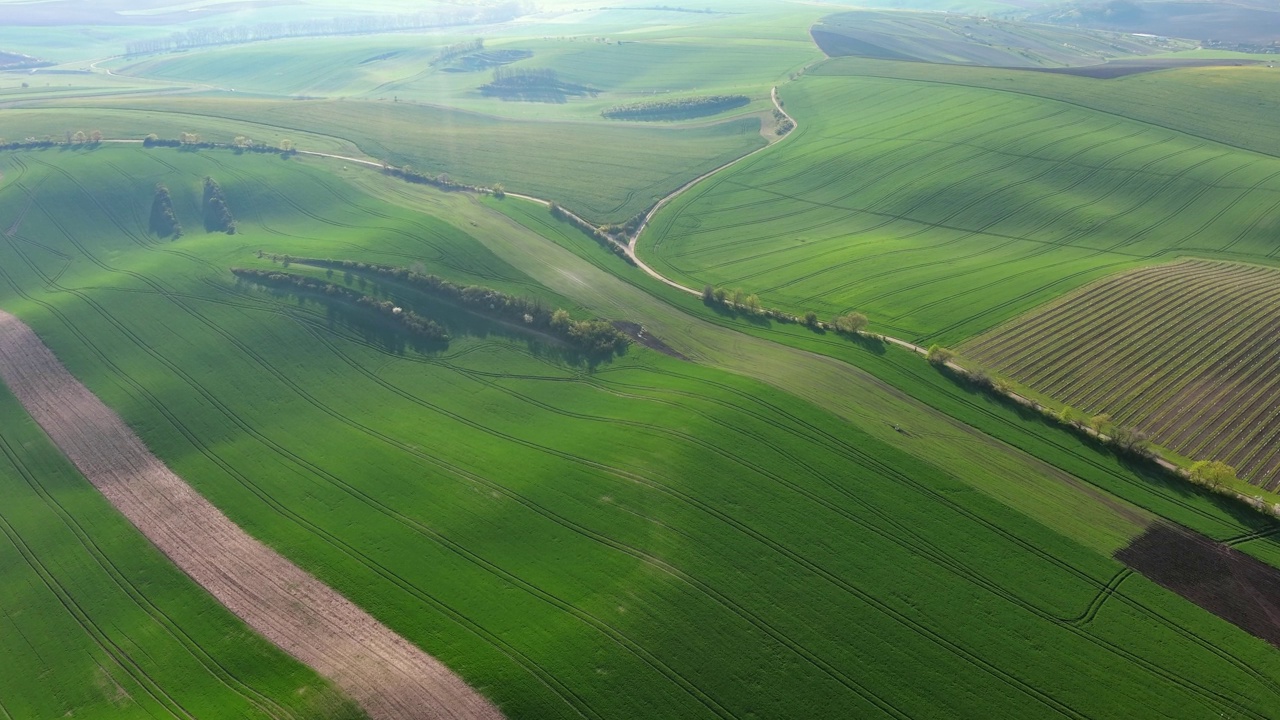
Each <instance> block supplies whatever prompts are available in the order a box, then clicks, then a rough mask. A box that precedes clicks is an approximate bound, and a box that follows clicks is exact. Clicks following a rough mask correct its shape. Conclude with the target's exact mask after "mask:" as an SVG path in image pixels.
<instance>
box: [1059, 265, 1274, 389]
mask: <svg viewBox="0 0 1280 720" xmlns="http://www.w3.org/2000/svg"><path fill="white" fill-rule="evenodd" d="M1278 293H1280V288H1275V287H1274V286H1268V285H1264V284H1261V283H1258V284H1255V285H1253V286H1252V287H1249V288H1248V290H1247V293H1246V294H1244V295H1243V296H1241V297H1239V300H1240V302H1241V303H1249V302H1252V301H1265V300H1268V299H1271V298H1274V297H1275V296H1276V295H1277V294H1278ZM1188 295H1189V293H1183V294H1182V296H1181V297H1180V298H1179V299H1182V298H1185V297H1187V296H1188ZM1193 297H1194V296H1193ZM1233 307H1234V310H1233V311H1232V314H1230V315H1225V316H1224V315H1221V314H1219V313H1220V310H1221V304H1220V299H1219V298H1215V297H1212V294H1211V293H1204V294H1202V295H1200V296H1199V297H1194V299H1193V300H1191V301H1190V302H1187V303H1183V304H1181V305H1180V306H1179V307H1177V308H1176V315H1173V316H1172V317H1168V318H1167V319H1166V320H1164V321H1163V322H1161V323H1160V324H1153V326H1152V327H1153V330H1147V329H1144V330H1142V331H1140V332H1138V333H1134V334H1131V335H1130V336H1129V337H1128V338H1127V339H1126V341H1125V344H1127V345H1129V348H1128V349H1127V350H1125V351H1124V352H1123V353H1122V354H1120V355H1119V356H1112V358H1111V360H1110V361H1108V362H1107V363H1106V365H1105V366H1102V367H1097V366H1095V368H1096V370H1097V373H1096V377H1097V378H1100V379H1099V380H1095V381H1094V382H1092V383H1090V388H1089V390H1088V391H1087V392H1085V393H1084V395H1083V396H1080V397H1081V402H1083V403H1085V404H1088V403H1090V402H1092V401H1096V400H1097V399H1098V398H1099V396H1102V395H1107V396H1110V397H1112V398H1115V399H1116V400H1120V399H1121V398H1125V399H1127V398H1128V397H1129V395H1130V390H1132V388H1133V385H1134V383H1141V382H1149V380H1148V379H1147V378H1144V377H1143V373H1141V370H1142V369H1154V367H1156V366H1158V365H1160V364H1161V362H1160V358H1159V355H1160V353H1162V352H1168V353H1170V355H1173V354H1175V353H1176V354H1177V355H1178V357H1179V359H1178V363H1177V364H1178V365H1182V364H1192V363H1194V362H1195V361H1196V360H1197V359H1198V357H1199V356H1202V355H1203V354H1204V353H1205V352H1206V347H1204V346H1207V349H1208V350H1218V349H1220V348H1221V346H1222V343H1223V342H1224V339H1223V338H1221V335H1222V330H1223V327H1230V326H1231V325H1232V321H1234V320H1236V319H1237V318H1238V317H1239V316H1241V315H1244V316H1245V317H1246V318H1247V317H1248V316H1249V315H1251V314H1252V313H1253V312H1254V308H1253V307H1252V306H1249V305H1244V304H1236V303H1233ZM1219 321H1220V322H1219ZM1165 323H1168V324H1171V325H1173V326H1174V328H1175V329H1174V331H1173V332H1170V331H1169V329H1168V328H1167V327H1166V326H1165ZM1184 328H1193V330H1191V332H1189V333H1188V332H1178V330H1181V329H1184ZM1214 336H1218V338H1217V339H1216V340H1215V338H1214ZM1171 346H1172V347H1171ZM1188 347H1190V348H1196V347H1200V350H1199V351H1198V354H1190V353H1188V352H1187V351H1186V348H1188ZM1193 352H1194V351H1193ZM1112 368H1129V369H1130V372H1127V373H1126V372H1117V373H1112V372H1108V371H1109V370H1111V369H1112ZM1171 371H1172V370H1168V369H1167V370H1165V371H1164V373H1163V374H1161V375H1159V377H1160V378H1161V379H1164V377H1165V375H1167V373H1168V372H1171ZM1147 374H1149V373H1147Z"/></svg>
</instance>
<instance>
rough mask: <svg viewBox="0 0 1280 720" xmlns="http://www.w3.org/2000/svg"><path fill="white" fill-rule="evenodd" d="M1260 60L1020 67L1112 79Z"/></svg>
mask: <svg viewBox="0 0 1280 720" xmlns="http://www.w3.org/2000/svg"><path fill="white" fill-rule="evenodd" d="M1259 62H1261V61H1260V60H1213V59H1210V58H1149V59H1134V60H1119V61H1116V62H1109V63H1106V64H1105V65H1083V66H1080V67H1060V68H1042V67H1038V68H1021V69H1022V70H1030V71H1032V72H1046V73H1057V74H1059V75H1075V76H1078V77H1088V78H1096V79H1098V80H1113V79H1115V78H1118V77H1125V76H1126V75H1138V74H1141V73H1149V72H1155V71H1157V70H1170V69H1173V68H1185V67H1240V66H1243V65H1257V64H1258V63H1259Z"/></svg>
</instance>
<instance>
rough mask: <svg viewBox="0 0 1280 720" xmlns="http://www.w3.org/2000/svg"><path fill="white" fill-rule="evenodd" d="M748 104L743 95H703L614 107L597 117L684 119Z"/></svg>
mask: <svg viewBox="0 0 1280 720" xmlns="http://www.w3.org/2000/svg"><path fill="white" fill-rule="evenodd" d="M750 102H751V98H749V97H747V96H746V95H705V96H702V97H690V98H680V99H678V100H649V101H646V102H639V103H629V104H626V105H614V106H613V107H611V108H606V109H604V110H601V111H600V115H601V116H602V117H605V118H608V119H610V120H686V119H689V118H695V117H703V116H705V115H715V114H716V113H721V112H724V111H725V110H732V109H734V108H740V107H743V106H744V105H747V104H748V103H750Z"/></svg>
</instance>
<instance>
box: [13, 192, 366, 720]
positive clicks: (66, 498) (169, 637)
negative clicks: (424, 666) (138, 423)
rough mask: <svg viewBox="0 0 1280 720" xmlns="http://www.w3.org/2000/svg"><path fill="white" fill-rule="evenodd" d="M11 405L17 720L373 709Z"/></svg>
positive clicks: (334, 714)
mask: <svg viewBox="0 0 1280 720" xmlns="http://www.w3.org/2000/svg"><path fill="white" fill-rule="evenodd" d="M5 207H6V208H7V205H6V206H5ZM6 304H8V303H6ZM0 414H3V417H4V426H3V428H0V491H2V492H3V493H4V498H5V501H4V506H3V508H0V568H2V569H3V573H4V583H3V586H0V607H3V608H4V612H3V620H2V621H0V627H3V628H4V630H3V632H0V653H3V654H4V657H5V658H6V665H5V667H6V669H5V672H4V673H3V676H2V677H0V708H3V713H4V715H5V716H6V717H10V718H36V717H64V716H65V717H72V716H74V717H77V718H158V717H175V718H176V717H188V716H198V717H209V718H227V719H228V720H231V719H232V718H298V719H299V720H304V719H307V720H309V719H310V718H356V717H363V714H362V713H360V712H359V710H358V709H356V708H355V707H354V706H353V705H352V704H351V703H350V702H349V701H347V700H345V699H344V698H343V697H342V696H341V695H339V694H338V693H337V692H335V691H334V690H332V689H331V688H329V687H328V685H327V683H325V682H324V681H323V680H321V679H319V678H317V677H316V676H315V675H313V674H312V673H311V672H310V671H309V670H308V669H307V668H305V667H303V666H301V665H299V664H298V663H296V662H295V661H294V660H293V659H292V658H290V657H288V656H287V655H285V654H284V653H282V652H280V651H279V650H277V649H276V648H275V647H273V646H271V645H269V644H267V643H266V641H264V640H262V639H261V638H259V637H258V636H257V635H255V634H253V632H252V631H250V630H249V629H248V628H247V627H245V626H244V624H243V623H241V622H240V621H239V620H238V619H237V618H235V617H234V616H232V615H231V614H230V613H229V612H227V610H225V609H224V608H223V607H222V606H221V605H219V604H218V602H217V601H216V600H214V599H213V598H212V597H211V596H209V595H208V594H207V593H205V591H204V590H201V589H200V588H199V587H197V586H196V585H195V584H194V583H193V582H192V581H191V580H190V579H188V578H187V577H186V576H185V575H183V574H182V573H181V572H180V571H178V570H177V568H175V567H173V565H171V564H170V562H169V561H168V559H167V558H165V557H164V556H163V555H161V554H160V553H159V552H158V551H156V549H155V548H154V547H153V546H152V545H151V544H150V543H149V542H147V540H146V539H145V538H144V537H143V536H142V535H141V534H140V533H139V532H138V531H137V530H135V529H134V528H133V526H132V525H130V524H129V523H128V521H126V520H125V519H124V518H123V517H121V516H120V515H119V514H118V513H117V512H116V511H115V510H114V509H113V508H112V507H111V506H110V505H109V504H108V503H107V501H106V500H105V499H104V498H103V497H102V496H101V495H100V494H99V493H98V491H97V489H95V488H94V487H93V486H92V485H90V484H89V483H88V482H87V481H86V480H85V479H84V478H83V477H82V476H81V475H80V474H79V473H78V472H77V471H76V469H75V468H74V467H72V466H71V465H70V463H68V462H67V461H66V460H65V459H64V458H63V457H62V454H61V453H60V452H59V451H58V450H57V448H55V447H54V446H53V445H52V444H51V443H50V442H49V440H48V438H47V437H45V435H44V433H43V431H41V430H40V428H39V427H38V426H36V425H35V423H34V422H32V421H31V419H30V418H28V417H27V415H26V413H25V412H24V411H23V409H22V406H21V405H19V404H18V402H17V401H16V400H15V399H14V398H13V396H12V395H11V394H10V393H9V392H8V390H6V389H5V388H4V386H3V385H0Z"/></svg>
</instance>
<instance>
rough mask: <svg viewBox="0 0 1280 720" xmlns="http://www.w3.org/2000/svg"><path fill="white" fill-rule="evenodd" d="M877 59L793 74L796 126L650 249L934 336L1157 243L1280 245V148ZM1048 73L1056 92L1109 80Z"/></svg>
mask: <svg viewBox="0 0 1280 720" xmlns="http://www.w3.org/2000/svg"><path fill="white" fill-rule="evenodd" d="M882 64H883V63H882ZM904 64H906V65H910V64H911V63H904ZM867 67H868V66H867V65H865V64H864V63H862V62H861V61H851V60H839V61H830V62H828V63H825V64H823V65H822V66H820V67H819V68H817V69H816V70H814V71H813V72H812V73H810V74H807V75H806V76H805V77H804V78H802V79H801V80H800V81H799V82H797V83H794V84H790V85H788V86H786V87H785V88H784V90H783V92H782V97H783V99H784V100H785V101H786V102H787V107H788V111H789V112H791V113H792V114H793V115H795V117H796V119H797V121H798V123H799V125H800V127H799V129H798V130H796V131H795V132H793V133H792V136H790V137H789V138H788V139H786V140H785V141H784V142H782V143H780V144H778V145H777V146H776V147H775V148H773V149H771V150H770V151H768V152H765V153H760V154H757V155H755V156H753V157H751V158H749V159H748V160H746V161H744V162H742V163H739V164H738V165H735V166H734V167H733V168H731V169H729V170H728V171H726V172H724V173H721V174H719V175H717V176H715V177H713V178H711V179H710V180H708V181H707V182H705V183H701V184H699V185H698V186H697V187H696V188H694V189H692V190H691V191H690V192H688V193H686V194H685V195H683V196H681V197H680V198H678V199H677V200H675V201H674V202H672V203H670V204H669V205H668V206H667V207H666V208H664V209H663V211H662V212H660V213H659V214H658V215H657V217H656V218H655V219H654V222H653V224H652V226H651V229H650V230H649V231H648V234H646V235H645V236H644V237H643V238H642V239H641V245H640V253H641V255H642V256H643V257H644V258H646V260H650V259H651V264H652V265H653V266H654V267H655V268H656V269H658V270H659V271H660V272H663V273H664V274H666V275H668V276H670V277H673V278H675V279H677V280H679V281H681V282H683V283H684V284H686V285H689V286H692V287H698V288H700V287H702V286H703V284H712V285H715V286H722V287H728V288H733V287H740V288H743V289H744V290H746V291H747V292H754V293H758V294H759V295H760V297H761V299H762V300H763V301H764V303H765V304H766V305H769V306H773V307H779V308H783V309H786V310H789V311H792V312H796V313H803V312H804V311H807V310H814V311H817V312H818V313H819V314H820V315H823V316H830V315H834V314H837V313H843V312H846V311H849V310H858V311H861V312H864V313H866V314H867V315H868V316H869V317H870V318H871V322H872V326H873V328H879V329H881V330H883V331H886V332H888V333H889V334H892V335H896V336H898V337H903V338H907V339H912V340H914V341H916V342H920V343H926V344H927V343H932V342H940V343H943V344H947V343H952V342H956V341H958V340H961V339H963V338H966V337H969V336H972V335H974V334H976V333H978V332H980V331H982V330H984V329H986V328H989V327H992V326H994V325H996V324H998V323H999V322H1001V321H1003V320H1005V319H1007V318H1009V317H1012V316H1014V315H1016V314H1017V313H1019V312H1021V311H1023V310H1025V309H1028V308H1030V307H1033V306H1035V305H1036V304H1038V303H1040V302H1043V301H1045V300H1048V299H1051V298H1053V297H1055V296H1057V295H1060V294H1062V293H1064V292H1066V291H1068V290H1070V289H1072V288H1074V287H1077V286H1079V285H1082V284H1084V283H1086V282H1088V281H1089V280H1092V279H1095V278H1097V277H1099V276H1101V275H1102V274H1105V273H1107V272H1113V271H1115V270H1117V269H1122V268H1124V267H1128V266H1132V265H1136V264H1139V263H1143V262H1149V261H1150V260H1152V259H1155V258H1162V257H1167V256H1176V255H1186V254H1196V255H1201V256H1205V255H1208V256H1216V257H1226V258H1239V259H1246V258H1247V259H1253V260H1258V261H1262V262H1274V259H1275V256H1276V253H1277V252H1278V251H1277V245H1276V243H1275V241H1274V237H1275V228H1276V226H1277V222H1278V221H1280V214H1278V212H1280V160H1277V159H1276V158H1275V157H1273V156H1270V155H1265V154H1261V153H1257V152H1251V151H1248V150H1244V149H1241V148H1237V147H1233V146H1231V145H1227V144H1222V143H1218V142H1214V141H1213V140H1211V139H1210V138H1208V137H1203V136H1195V135H1192V134H1189V133H1183V132H1179V131H1176V130H1173V129H1170V128H1167V127H1161V126H1159V125H1156V124H1153V123H1149V122H1142V121H1139V120H1134V119H1131V118H1128V117H1123V116H1118V115H1115V114H1113V113H1110V112H1104V111H1101V110H1094V109H1092V108H1088V107H1083V106H1081V105H1080V104H1077V103H1076V102H1074V101H1072V102H1068V101H1059V100H1053V99H1049V98H1047V97H1042V96H1039V95H1029V94H1026V93H1023V92H1020V91H1013V90H999V89H991V88H986V87H974V86H967V85H965V84H964V83H963V82H962V79H963V75H959V74H956V73H954V72H949V74H947V75H946V79H945V80H944V79H936V80H935V79H928V78H927V77H921V78H913V79H910V80H904V79H900V78H886V77H877V76H872V75H867V74H864V70H866V69H867ZM875 67H879V65H877V66H875ZM948 70H949V71H954V70H957V68H948ZM974 72H977V73H985V71H974ZM1005 72H1007V71H1005ZM1177 72H1182V71H1173V72H1170V73H1167V74H1169V75H1172V74H1175V73H1177ZM984 76H985V74H984ZM1046 77H1048V78H1049V79H1045V78H1046ZM1036 78H1037V80H1036V81H1037V82H1038V83H1040V90H1041V92H1045V93H1047V92H1048V90H1047V89H1046V88H1049V86H1050V84H1051V83H1052V82H1054V81H1055V80H1059V79H1061V80H1068V81H1085V82H1094V83H1105V82H1111V81H1101V80H1093V79H1082V78H1058V77H1056V76H1052V77H1051V76H1044V75H1039V74H1037V75H1036ZM1166 102H1168V103H1172V100H1168V101H1166ZM1241 102H1242V103H1244V102H1245V101H1241Z"/></svg>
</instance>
